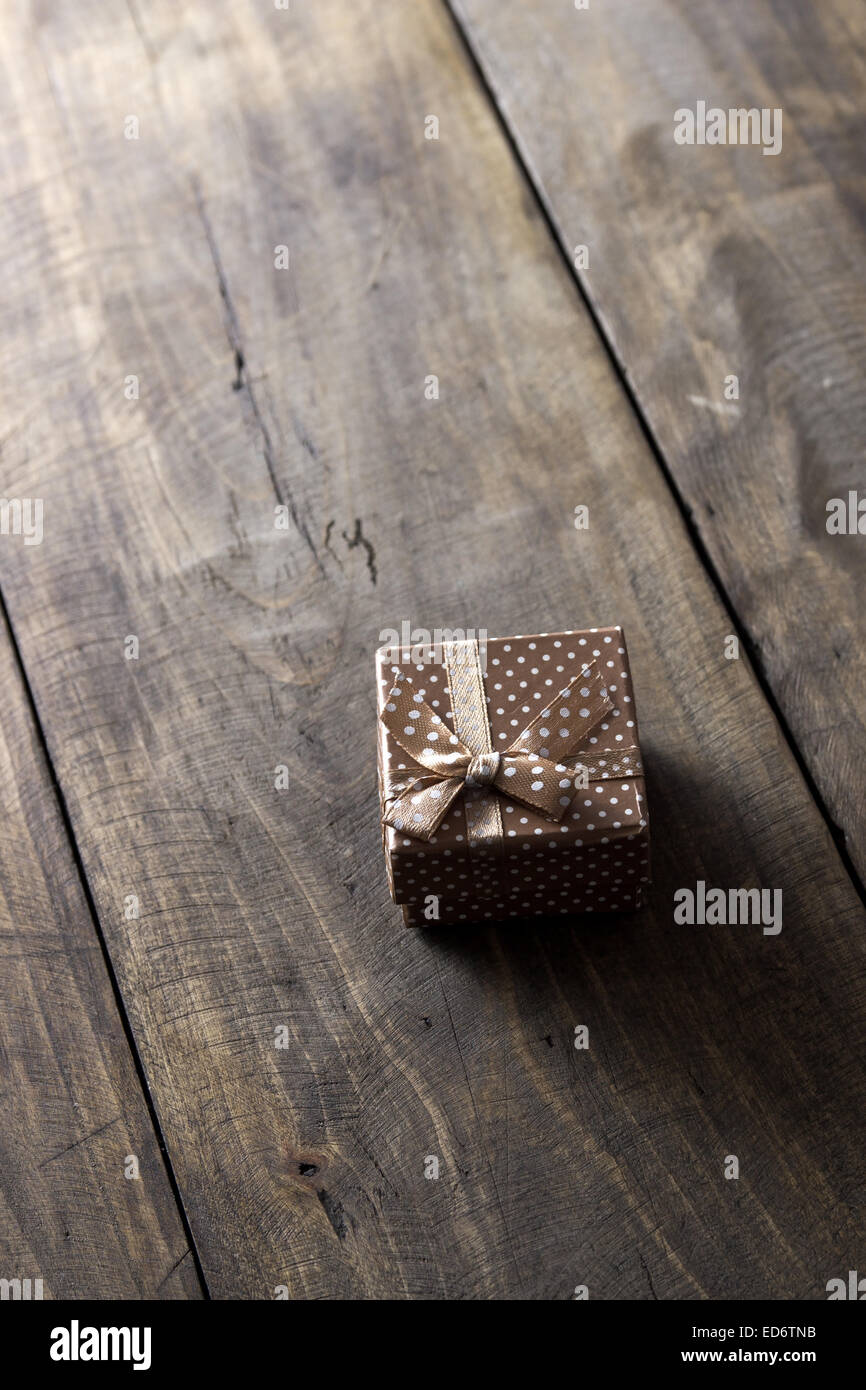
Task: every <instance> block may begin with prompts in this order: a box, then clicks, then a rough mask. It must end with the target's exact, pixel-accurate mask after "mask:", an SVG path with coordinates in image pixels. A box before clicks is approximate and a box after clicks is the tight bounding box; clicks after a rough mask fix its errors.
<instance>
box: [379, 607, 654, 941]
mask: <svg viewBox="0 0 866 1390" xmlns="http://www.w3.org/2000/svg"><path fill="white" fill-rule="evenodd" d="M376 680H377V692H378V700H377V703H378V711H379V741H378V761H379V795H380V802H381V814H382V835H383V843H384V849H385V861H386V865H387V869H388V880H389V884H390V887H391V896H392V898H393V899H394V902H395V903H398V904H399V905H400V906H401V907H402V909H403V917H404V920H405V922H406V925H407V926H412V927H414V926H419V927H420V926H434V925H443V924H444V925H447V924H450V923H459V922H478V921H485V920H491V921H498V920H501V919H503V918H509V917H535V916H549V915H552V914H565V913H575V912H617V911H625V912H631V911H634V910H635V909H636V908H639V907H640V906H641V903H642V898H643V894H644V892H645V890H646V888H647V886H648V884H649V881H650V870H649V827H648V820H647V811H646V802H645V799H644V797H645V793H644V779H643V767H642V763H641V756H640V745H639V741H638V726H637V712H636V710H635V705H634V693H633V690H632V683H631V674H630V671H629V664H628V653H627V651H626V645H625V638H624V636H623V633H622V629H621V628H619V627H602V628H589V629H587V630H585V631H577V632H553V633H541V634H539V635H537V636H532V637H503V638H492V639H488V640H487V641H486V642H479V641H474V640H450V641H449V640H443V641H442V642H441V643H438V644H423V643H422V644H419V645H416V646H412V647H403V646H401V647H394V646H390V647H380V649H379V651H378V652H377V653H376Z"/></svg>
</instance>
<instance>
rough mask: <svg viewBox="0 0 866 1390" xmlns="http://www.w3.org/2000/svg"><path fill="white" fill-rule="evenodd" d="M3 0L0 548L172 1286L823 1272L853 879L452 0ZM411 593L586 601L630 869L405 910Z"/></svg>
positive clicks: (582, 610) (852, 1117) (549, 1293)
mask: <svg viewBox="0 0 866 1390" xmlns="http://www.w3.org/2000/svg"><path fill="white" fill-rule="evenodd" d="M16 23H17V25H18V28H17V29H16V27H15V24H12V25H10V35H9V36H7V37H5V38H4V44H5V53H4V58H3V62H4V72H3V75H4V78H5V80H6V84H7V87H8V90H9V93H10V97H11V98H12V100H13V102H14V107H15V109H16V110H18V111H19V112H23V113H24V114H22V115H21V116H20V119H19V121H18V123H17V124H15V125H10V126H6V127H4V128H3V129H2V130H0V139H2V141H3V148H2V153H3V167H4V168H5V169H7V170H9V171H16V172H17V171H20V169H22V168H26V169H27V170H28V174H29V183H28V185H27V188H26V189H25V190H24V191H23V192H22V193H21V195H20V196H19V198H18V199H17V200H16V199H11V200H7V201H6V202H4V204H3V211H2V214H0V218H2V222H0V225H2V230H3V237H4V242H5V244H6V245H7V247H8V248H9V251H8V260H9V264H10V271H9V276H8V294H9V300H10V307H9V322H10V323H11V325H12V326H13V328H14V335H13V336H11V337H9V338H7V340H6V342H5V345H4V356H5V360H4V363H3V366H4V376H5V377H6V378H7V379H10V380H11V390H12V399H13V400H14V401H15V404H16V410H15V417H14V419H13V421H12V423H11V425H10V427H9V428H8V430H7V439H6V445H5V455H6V464H7V478H8V479H9V481H8V482H7V488H8V489H9V490H10V491H11V490H13V489H14V490H16V491H17V492H18V493H21V494H23V495H31V494H32V495H38V496H43V497H44V498H45V515H46V536H45V541H44V543H43V545H41V546H39V547H32V548H29V549H28V550H27V552H26V553H25V554H24V555H23V556H22V555H20V554H19V555H17V556H16V559H15V562H14V563H13V561H12V559H11V558H10V555H9V552H8V551H7V550H0V583H2V586H3V589H4V592H5V594H6V596H7V600H8V602H9V604H10V608H11V611H12V613H13V617H14V621H15V624H16V631H17V632H18V634H19V637H20V642H21V646H22V650H23V653H24V659H25V662H26V665H27V669H28V672H29V675H30V679H31V681H32V684H33V687H34V689H35V692H36V699H37V704H38V709H39V714H40V717H41V719H42V720H43V722H44V726H45V728H46V731H47V738H48V742H49V746H50V749H51V752H52V756H53V758H54V760H55V763H56V766H57V769H58V774H59V777H60V780H61V783H62V786H63V788H64V792H65V795H66V797H67V800H68V804H69V807H70V815H71V818H72V822H73V824H74V827H75V831H76V834H77V836H78V840H79V844H80V849H81V854H82V857H83V861H84V864H85V867H86V870H87V874H88V877H89V880H90V883H91V885H92V889H93V893H94V897H95V901H96V903H97V906H98V909H99V913H100V917H101V921H102V924H103V928H104V931H105V934H106V937H107V940H108V943H109V948H110V951H111V956H112V960H113V962H114V965H115V968H116V971H117V975H118V979H119V981H120V986H121V989H122V994H123V999H124V1002H125V1005H126V1008H127V1010H128V1013H129V1018H130V1021H131V1025H132V1028H133V1030H134V1034H135V1037H136V1040H137V1043H138V1046H139V1049H140V1052H141V1055H142V1058H143V1062H144V1066H145V1068H146V1072H147V1076H148V1079H149V1082H150V1085H151V1087H152V1090H153V1094H154V1096H155V1098H156V1103H157V1106H158V1111H159V1115H160V1120H161V1124H162V1126H163V1130H164V1133H165V1135H166V1138H167V1142H168V1145H169V1150H170V1154H171V1158H172V1162H173V1165H174V1169H175V1172H176V1174H177V1176H178V1182H179V1185H180V1189H181V1192H182V1194H183V1198H184V1202H185V1205H186V1208H187V1211H188V1213H189V1217H190V1223H191V1226H192V1230H193V1234H194V1237H195V1240H196V1243H197V1246H198V1249H199V1251H200V1255H201V1259H202V1262H203V1266H204V1270H205V1273H206V1276H207V1279H208V1284H209V1287H210V1289H211V1291H212V1293H214V1295H215V1296H217V1297H244V1298H271V1297H273V1296H274V1291H275V1290H280V1289H282V1288H285V1289H286V1290H287V1291H288V1292H289V1294H290V1295H291V1296H292V1297H294V1298H348V1297H365V1298H385V1297H396V1298H450V1299H464V1298H465V1299H473V1298H482V1299H484V1298H508V1299H511V1298H533V1299H536V1298H570V1297H572V1292H573V1290H574V1288H575V1286H577V1285H579V1284H585V1285H587V1286H588V1287H589V1289H590V1296H591V1297H592V1298H617V1297H630V1298H653V1297H655V1298H701V1297H726V1296H737V1297H743V1298H747V1297H755V1296H758V1295H762V1294H769V1295H770V1296H774V1297H780V1298H781V1297H795V1296H796V1297H804V1298H810V1297H813V1298H814V1297H818V1298H821V1297H824V1286H825V1283H826V1280H827V1279H828V1278H830V1277H833V1276H835V1275H836V1274H837V1273H838V1272H839V1271H844V1270H847V1269H848V1268H849V1267H851V1268H855V1267H856V1264H857V1260H859V1259H860V1257H861V1253H862V1248H863V1220H862V1215H863V1213H862V1184H861V1180H860V1172H861V1164H860V1159H861V1154H860V1144H859V1136H858V1125H859V1123H860V1121H861V1120H862V1115H863V1098H864V1078H863V1074H862V1069H861V1067H860V1066H859V1060H858V1059H859V1056H860V1055H861V1053H862V1047H863V1040H864V1039H863V1033H864V1028H863V1019H864V1013H863V1004H864V965H866V946H864V937H863V912H862V909H861V906H860V903H859V901H858V899H857V896H856V894H855V893H854V891H853V890H852V887H851V884H850V881H849V880H848V878H847V876H846V874H845V873H844V871H843V869H842V867H841V865H840V863H839V860H838V857H837V855H836V853H835V850H834V847H833V845H832V843H831V840H830V837H829V835H828V833H827V830H826V827H825V825H824V822H823V821H822V818H821V816H820V815H819V814H818V812H817V810H816V808H815V806H814V804H813V802H812V800H811V798H810V796H809V794H808V792H807V790H806V788H805V787H804V786H803V784H802V781H801V778H800V776H799V774H798V771H797V768H796V766H795V765H794V763H793V760H792V757H791V755H790V753H789V750H788V747H787V744H786V743H785V741H784V739H783V738H782V737H780V733H779V730H778V728H777V726H776V724H775V722H774V719H773V717H772V715H771V713H770V711H769V710H768V708H767V705H766V703H765V701H764V700H763V698H762V696H761V694H760V691H759V689H758V687H757V685H756V681H755V678H754V675H753V673H752V672H751V670H750V668H749V665H748V663H747V661H746V660H745V659H740V660H731V661H728V660H726V659H725V658H724V639H725V635H726V633H727V632H728V626H729V625H728V620H727V618H726V616H725V614H724V612H723V610H722V609H721V608H720V606H719V603H718V601H717V599H716V598H715V596H714V592H713V590H712V588H711V586H710V585H709V584H708V582H707V579H706V577H705V574H704V572H703V570H702V568H701V565H700V563H699V562H698V560H697V558H696V556H695V554H694V551H693V549H692V547H691V544H690V541H689V538H688V536H687V535H686V533H685V530H684V528H683V525H682V524H681V519H680V516H679V512H678V510H677V507H676V506H675V504H674V503H673V502H672V500H671V497H670V494H669V492H668V489H667V487H666V485H665V483H664V480H663V478H662V476H661V474H660V472H659V470H658V468H657V467H656V464H655V463H654V461H653V459H652V457H651V455H650V453H649V452H648V449H647V446H646V443H645V441H644V438H643V436H642V434H641V431H640V429H639V428H638V426H637V424H636V422H635V420H634V417H633V413H632V411H631V410H630V408H629V406H628V403H627V401H625V399H624V397H623V394H622V391H621V389H620V386H619V383H618V381H617V380H616V377H615V374H614V373H613V371H612V369H611V367H610V364H609V361H608V359H607V356H606V354H605V352H604V350H603V349H602V348H601V347H600V345H599V342H598V339H597V336H596V333H595V330H594V328H593V325H592V323H591V322H590V321H589V318H588V316H587V314H586V312H585V310H584V308H583V306H582V304H581V302H580V300H579V298H578V296H577V294H576V292H575V289H574V286H573V285H572V284H571V282H570V280H569V277H568V276H567V274H566V273H565V271H564V269H563V267H562V265H561V261H560V258H559V256H558V253H557V252H556V250H555V248H554V246H553V244H552V242H551V239H550V237H549V233H548V230H547V228H546V226H545V224H544V222H543V220H542V218H541V217H540V216H539V213H538V210H537V207H536V205H535V202H534V200H533V198H532V196H531V193H530V192H529V190H528V189H527V187H526V186H525V184H524V183H523V181H522V178H521V176H520V174H519V173H518V171H517V170H516V168H515V164H514V161H513V158H512V156H511V154H510V152H509V149H508V147H507V145H506V143H505V141H504V140H503V138H502V134H501V132H500V130H499V128H498V125H497V121H496V118H495V115H494V113H493V112H492V110H491V109H490V106H489V103H488V102H487V99H486V96H485V93H484V92H483V91H482V90H481V88H480V86H479V85H478V83H477V81H476V80H475V75H474V73H473V71H472V69H471V67H470V66H469V64H468V63H467V61H466V57H465V54H464V53H463V51H462V47H461V45H460V43H459V42H458V40H457V37H456V35H455V32H454V29H453V26H452V24H451V21H450V20H449V18H448V17H447V15H446V13H445V11H444V10H443V9H442V8H441V7H440V6H439V5H438V4H435V3H416V4H412V5H411V6H409V5H405V4H397V3H395V2H394V0H388V2H387V3H380V4H372V3H363V4H355V5H344V4H338V3H336V0H328V2H327V3H322V4H318V5H316V6H315V7H314V6H312V5H309V6H308V5H303V4H296V5H294V6H293V7H292V10H291V11H290V12H289V13H286V12H281V11H276V10H275V9H274V8H273V7H268V6H262V5H258V4H253V3H238V4H236V5H233V6H231V7H229V6H219V5H213V4H211V3H205V0H190V2H189V3H185V4H183V5H178V4H175V3H171V4H169V3H168V0H158V2H157V3H153V4H151V5H149V6H148V7H147V10H146V11H145V10H143V9H139V8H138V7H137V6H136V7H133V8H131V9H130V10H125V9H124V8H123V6H121V5H114V4H105V3H99V4H96V3H95V0H82V3H81V4H79V5H76V6H75V7H66V8H64V9H63V10H60V11H58V10H50V11H46V10H43V11H41V12H40V13H39V16H38V20H30V19H28V18H27V17H26V16H24V17H22V16H21V15H19V16H18V17H17V19H16ZM130 114H135V115H137V117H138V119H139V129H140V136H139V139H138V140H137V141H136V140H125V139H124V137H123V123H124V120H125V118H126V117H127V116H128V115H130ZM430 114H436V115H437V116H438V118H439V121H440V136H439V140H438V141H433V140H430V141H426V140H425V138H424V125H425V117H426V116H428V115H430ZM34 230H35V239H34ZM25 234H26V235H25ZM34 244H35V245H37V246H38V247H39V252H38V255H37V254H36V252H35V251H34V250H33V247H34ZM282 245H285V246H288V248H289V251H290V266H289V269H288V270H277V269H275V248H276V247H278V246H282ZM34 359H35V360H36V361H38V362H39V363H40V368H41V369H40V372H39V374H38V375H35V374H34V371H33V361H34ZM130 375H135V376H137V377H138V380H139V385H140V395H139V399H138V400H133V401H128V400H126V399H125V398H124V394H123V389H124V381H125V380H126V379H127V378H128V377H129V376H130ZM431 375H436V376H438V378H439V386H440V394H439V399H438V400H435V399H425V379H426V378H428V377H430V376H431ZM579 504H586V505H588V506H589V508H590V527H589V529H588V530H587V531H576V530H575V528H574V526H573V513H574V508H575V507H576V506H577V505H579ZM275 507H285V508H286V511H285V513H284V514H283V513H281V514H280V515H281V516H282V515H285V516H286V517H287V518H288V521H289V525H288V528H287V529H277V528H276V527H275V524H274V523H275V510H274V509H275ZM404 618H405V619H408V620H409V621H410V622H412V623H413V624H416V625H423V626H425V627H428V628H432V627H434V626H437V625H441V626H449V627H455V626H464V627H466V626H472V627H476V628H477V627H479V626H481V627H486V628H487V629H488V631H489V632H491V633H500V634H501V633H508V632H514V631H517V632H521V631H531V630H534V629H536V628H538V627H540V628H542V629H545V630H551V629H554V628H557V627H577V626H581V625H584V624H586V625H591V624H594V623H602V622H622V623H623V625H624V627H625V630H626V632H627V635H628V638H629V650H630V654H631V658H632V665H633V674H634V678H635V682H636V689H637V694H638V699H639V701H640V709H641V729H642V736H643V744H644V752H645V754H646V757H647V762H648V764H649V767H650V778H649V790H650V794H651V796H652V815H653V828H654V838H655V854H656V860H655V869H656V888H655V890H654V900H653V905H652V907H651V908H650V909H649V910H648V911H647V912H645V913H642V914H639V915H635V916H634V917H627V918H624V919H623V920H621V921H618V922H616V923H615V924H614V923H610V922H606V921H604V920H603V919H601V918H599V919H598V920H597V921H595V922H589V923H587V922H584V921H580V922H578V921H575V922H573V923H570V924H569V925H568V926H567V927H565V928H563V927H562V925H561V924H560V923H559V922H557V923H545V922H543V921H540V922H534V923H526V924H522V925H520V926H519V927H518V928H516V929H490V930H479V931H466V932H462V933H459V934H458V933H435V932H407V931H405V930H404V929H403V927H402V926H401V924H400V917H399V912H398V911H397V910H396V909H395V908H394V907H393V905H392V904H391V903H390V900H389V899H388V895H387V889H386V882H385V874H384V867H383V864H382V862H381V857H380V845H379V833H378V824H377V797H376V779H375V737H374V717H375V696H374V686H373V666H372V654H373V650H374V648H375V646H376V645H377V642H378V640H379V633H380V632H381V630H382V629H383V628H385V627H393V626H399V624H400V622H401V620H402V619H404ZM128 636H137V637H138V639H139V643H140V648H139V654H138V658H137V659H131V660H126V659H125V658H124V641H125V638H126V637H128ZM279 766H285V767H287V768H288V775H289V789H288V790H287V791H278V790H276V788H275V769H276V768H277V767H279ZM699 877H703V878H708V879H710V880H711V881H712V882H713V883H716V884H722V885H725V886H740V885H742V886H753V885H756V884H760V885H763V886H766V887H777V888H782V889H783V891H784V904H785V919H784V929H783V931H782V933H781V934H780V935H779V936H778V937H774V938H771V937H765V936H763V935H762V933H761V931H760V928H756V927H739V928H733V929H723V928H715V929H712V928H704V929H698V928H684V927H680V926H676V925H675V924H674V922H673V919H672V893H673V889H674V887H676V886H678V885H689V884H693V883H694V882H695V880H696V879H697V878H699ZM130 893H135V894H136V895H137V897H138V898H139V901H140V904H141V916H140V920H139V921H138V922H136V923H135V925H134V927H130V926H129V925H128V924H126V923H125V922H124V921H123V918H122V910H121V905H122V903H123V901H124V898H125V895H128V894H130ZM579 1024H586V1025H588V1026H589V1029H590V1047H589V1049H588V1050H587V1051H578V1050H576V1049H575V1047H574V1046H573V1041H574V1030H575V1027H576V1026H577V1025H579ZM279 1030H283V1031H279ZM280 1040H285V1041H286V1042H287V1044H288V1045H287V1046H285V1047H281V1048H278V1047H276V1046H275V1041H280ZM731 1153H734V1154H737V1155H738V1156H739V1158H740V1164H741V1177H740V1179H739V1181H736V1182H731V1181H725V1180H724V1162H725V1156H726V1155H728V1154H731ZM431 1156H432V1157H436V1158H438V1160H439V1165H440V1168H439V1177H438V1179H429V1180H428V1179H427V1178H425V1167H428V1164H427V1160H428V1157H431Z"/></svg>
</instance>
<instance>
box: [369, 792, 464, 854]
mask: <svg viewBox="0 0 866 1390" xmlns="http://www.w3.org/2000/svg"><path fill="white" fill-rule="evenodd" d="M464 785H465V784H464V781H463V778H462V777H447V778H446V779H445V780H444V781H439V780H438V779H435V780H434V779H431V782H430V785H429V786H426V787H421V789H420V790H419V789H417V787H410V788H407V790H406V791H404V792H401V793H400V794H399V795H398V796H396V797H395V798H394V799H393V801H391V802H390V803H389V804H388V807H387V810H386V812H385V814H384V816H383V817H382V819H383V820H384V822H385V824H386V825H390V826H391V827H392V828H393V829H394V830H403V831H405V833H406V834H407V835H411V836H412V837H413V838H414V839H416V840H429V839H430V838H431V836H433V835H435V834H436V831H437V830H438V829H439V827H440V825H441V824H442V822H443V820H444V819H445V817H446V816H447V814H448V812H449V811H450V809H451V806H452V805H453V803H454V802H455V801H456V799H457V797H458V796H459V795H460V793H461V792H462V790H463V787H464Z"/></svg>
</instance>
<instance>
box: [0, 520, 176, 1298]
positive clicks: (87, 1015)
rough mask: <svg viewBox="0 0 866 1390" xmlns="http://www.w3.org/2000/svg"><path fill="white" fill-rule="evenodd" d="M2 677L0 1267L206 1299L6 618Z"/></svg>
mask: <svg viewBox="0 0 866 1390" xmlns="http://www.w3.org/2000/svg"><path fill="white" fill-rule="evenodd" d="M0 543H2V545H3V547H4V548H5V547H8V546H9V545H10V538H7V537H3V539H2V542H0ZM11 543H14V544H18V545H20V544H21V541H20V540H17V541H14V542H11ZM0 690H2V691H3V720H2V724H0V812H2V833H0V885H2V891H0V961H2V972H0V980H2V985H0V1055H2V1058H3V1065H2V1067H0V1108H2V1114H3V1125H2V1143H0V1155H2V1156H0V1278H3V1279H6V1280H9V1281H14V1280H16V1279H17V1280H21V1281H22V1283H21V1287H20V1289H19V1290H16V1289H15V1286H14V1283H10V1288H9V1297H12V1298H14V1297H16V1295H17V1296H21V1297H25V1298H26V1297H27V1296H28V1294H29V1296H30V1297H31V1298H33V1299H35V1298H39V1297H42V1298H46V1299H48V1298H132V1299H138V1298H157V1297H158V1298H197V1297H200V1295H201V1286H200V1284H199V1280H198V1277H197V1275H196V1272H195V1267H194V1263H193V1261H192V1259H191V1257H190V1251H189V1247H188V1243H187V1240H186V1236H185V1235H184V1231H183V1226H182V1223H181V1220H180V1217H179V1215H178V1210H177V1207H176V1205H175V1200H174V1197H173V1195H172V1192H171V1188H170V1186H169V1181H168V1178H167V1176H166V1172H165V1168H164V1166H163V1160H162V1157H161V1155H160V1152H159V1146H158V1143H157V1139H156V1136H155V1134H154V1132H153V1127H152V1125H151V1122H150V1117H149V1115H148V1111H147V1106H146V1104H145V1101H144V1097H143V1095H142V1092H141V1086H140V1084H139V1080H138V1077H137V1075H136V1071H135V1066H134V1064H133V1060H132V1056H131V1053H130V1050H129V1045H128V1043H127V1040H126V1037H125V1035H124V1031H123V1027H122V1024H121V1021H120V1018H119V1015H118V1011H117V1004H116V1001H115V998H114V994H113V991H112V988H111V984H110V981H109V977H108V971H107V968H106V963H105V959H104V957H103V955H102V951H101V948H100V945H99V941H98V938H97V935H96V930H95V927H94V923H93V919H92V917H91V915H90V911H89V909H88V906H87V902H86V901H85V897H84V893H83V890H82V887H81V881H80V879H79V877H78V872H77V869H76V866H75V864H74V862H73V858H72V852H71V849H70V846H69V843H68V840H67V837H66V832H65V830H64V827H63V823H62V820H61V816H60V812H59V809H58V806H57V802H56V800H55V796H54V792H53V790H52V786H51V783H50V779H49V773H48V769H47V767H46V764H45V760H44V757H43V753H42V747H41V744H40V742H39V739H38V736H37V733H36V730H35V728H34V725H33V720H32V717H31V711H30V707H29V704H28V702H27V697H26V694H25V691H24V688H23V686H22V683H21V679H20V674H19V669H18V666H17V662H16V660H15V656H14V654H13V650H12V645H11V642H10V639H9V631H8V628H7V627H6V624H5V621H4V620H2V619H0ZM27 1281H29V1284H28V1282H27ZM5 1296H6V1295H5V1294H4V1297H5Z"/></svg>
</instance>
